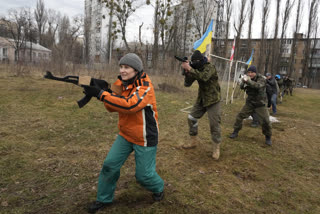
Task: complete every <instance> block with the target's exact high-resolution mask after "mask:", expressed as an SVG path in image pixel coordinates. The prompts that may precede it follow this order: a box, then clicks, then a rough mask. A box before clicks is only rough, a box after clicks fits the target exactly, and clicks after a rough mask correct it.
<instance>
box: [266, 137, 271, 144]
mask: <svg viewBox="0 0 320 214" xmlns="http://www.w3.org/2000/svg"><path fill="white" fill-rule="evenodd" d="M266 144H267V145H268V146H272V141H271V136H266Z"/></svg>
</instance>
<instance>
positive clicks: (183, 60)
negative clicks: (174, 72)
mask: <svg viewBox="0 0 320 214" xmlns="http://www.w3.org/2000/svg"><path fill="white" fill-rule="evenodd" d="M174 58H176V60H179V61H180V62H187V61H188V57H186V56H185V57H183V58H181V57H178V56H174ZM185 74H186V72H185V70H184V69H182V75H185Z"/></svg>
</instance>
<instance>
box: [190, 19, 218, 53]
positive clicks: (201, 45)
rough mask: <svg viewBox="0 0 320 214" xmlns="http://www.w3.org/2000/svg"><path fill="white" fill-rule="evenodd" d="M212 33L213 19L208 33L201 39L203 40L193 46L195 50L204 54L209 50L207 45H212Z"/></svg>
mask: <svg viewBox="0 0 320 214" xmlns="http://www.w3.org/2000/svg"><path fill="white" fill-rule="evenodd" d="M212 31H213V19H211V22H210V25H209V27H208V29H207V31H206V32H205V33H204V34H203V36H202V37H201V39H199V40H198V41H196V42H195V43H194V44H193V49H194V50H199V51H200V52H201V53H204V52H205V51H206V49H207V45H209V44H211V40H212Z"/></svg>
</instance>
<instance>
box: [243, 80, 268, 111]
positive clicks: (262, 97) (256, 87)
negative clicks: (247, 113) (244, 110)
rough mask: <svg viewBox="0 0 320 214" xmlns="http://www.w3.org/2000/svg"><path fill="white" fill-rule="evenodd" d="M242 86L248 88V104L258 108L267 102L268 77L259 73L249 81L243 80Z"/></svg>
mask: <svg viewBox="0 0 320 214" xmlns="http://www.w3.org/2000/svg"><path fill="white" fill-rule="evenodd" d="M240 88H241V89H245V90H246V93H247V95H248V97H247V99H246V103H247V104H248V105H251V106H253V107H255V108H258V107H262V106H265V105H266V104H267V93H266V79H265V78H264V76H262V75H261V74H257V75H256V76H255V77H254V78H253V79H251V80H249V81H247V82H242V83H241V84H240Z"/></svg>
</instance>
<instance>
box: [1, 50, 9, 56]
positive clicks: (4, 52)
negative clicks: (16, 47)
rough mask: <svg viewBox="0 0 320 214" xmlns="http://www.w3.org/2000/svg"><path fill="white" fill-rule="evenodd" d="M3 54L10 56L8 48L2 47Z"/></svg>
mask: <svg viewBox="0 0 320 214" xmlns="http://www.w3.org/2000/svg"><path fill="white" fill-rule="evenodd" d="M2 56H3V57H5V58H7V57H8V48H3V49H2Z"/></svg>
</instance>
